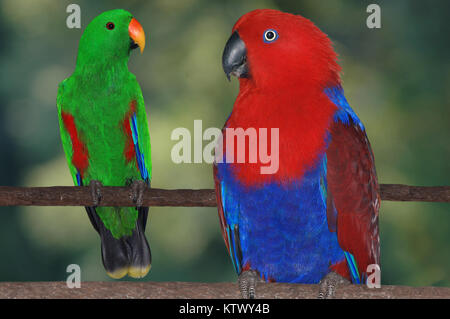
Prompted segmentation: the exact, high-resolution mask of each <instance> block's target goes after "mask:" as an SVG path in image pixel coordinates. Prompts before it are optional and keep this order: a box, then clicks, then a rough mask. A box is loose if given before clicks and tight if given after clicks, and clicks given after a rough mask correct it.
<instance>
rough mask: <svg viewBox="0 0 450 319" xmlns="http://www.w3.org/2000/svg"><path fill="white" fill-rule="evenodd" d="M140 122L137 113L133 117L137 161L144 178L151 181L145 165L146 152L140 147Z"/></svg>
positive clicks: (132, 125) (132, 129) (132, 130)
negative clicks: (142, 151)
mask: <svg viewBox="0 0 450 319" xmlns="http://www.w3.org/2000/svg"><path fill="white" fill-rule="evenodd" d="M138 132H139V130H138V124H137V119H136V113H134V114H133V116H132V117H131V134H132V136H133V143H134V150H135V153H136V161H137V163H138V167H139V172H140V173H141V177H142V179H143V180H145V181H146V182H147V184H148V183H149V176H148V170H147V167H146V166H145V159H144V153H141V150H140V148H139V135H138Z"/></svg>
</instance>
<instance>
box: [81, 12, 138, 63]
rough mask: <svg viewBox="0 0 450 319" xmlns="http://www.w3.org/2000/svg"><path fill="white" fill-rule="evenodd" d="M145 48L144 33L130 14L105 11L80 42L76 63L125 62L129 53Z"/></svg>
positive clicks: (95, 20)
mask: <svg viewBox="0 0 450 319" xmlns="http://www.w3.org/2000/svg"><path fill="white" fill-rule="evenodd" d="M138 47H140V49H141V53H142V52H143V51H144V48H145V33H144V29H143V28H142V26H141V25H140V23H139V22H138V21H137V20H136V19H135V18H133V16H132V15H131V13H129V12H128V11H125V10H121V9H117V10H111V11H106V12H103V13H102V14H100V15H99V16H97V17H96V18H95V19H94V20H92V21H91V23H89V25H88V26H87V27H86V30H85V31H84V33H83V36H82V37H81V40H80V46H79V49H78V61H77V63H82V64H89V65H92V64H96V63H99V62H102V61H104V62H106V63H113V62H114V60H127V59H128V57H129V55H130V51H131V50H132V49H135V48H138Z"/></svg>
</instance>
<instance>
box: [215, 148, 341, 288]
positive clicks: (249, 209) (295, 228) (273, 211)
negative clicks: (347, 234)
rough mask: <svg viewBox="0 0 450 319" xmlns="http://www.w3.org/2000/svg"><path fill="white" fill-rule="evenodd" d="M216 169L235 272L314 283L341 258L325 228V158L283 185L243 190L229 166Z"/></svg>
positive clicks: (331, 236)
mask: <svg viewBox="0 0 450 319" xmlns="http://www.w3.org/2000/svg"><path fill="white" fill-rule="evenodd" d="M217 168H218V169H217V177H218V179H219V180H220V181H221V182H220V183H221V192H222V206H223V209H224V211H226V222H227V225H229V227H230V230H229V231H228V232H229V233H230V239H231V242H232V246H233V244H234V247H232V249H230V253H231V254H232V256H233V257H234V258H233V259H234V263H235V266H236V270H237V271H238V273H239V272H240V268H241V267H244V268H245V267H246V266H247V267H250V268H251V269H255V270H258V272H259V273H260V275H261V276H262V277H264V278H265V279H266V280H273V281H277V282H293V283H317V282H319V281H320V280H321V279H322V278H323V277H324V276H325V275H326V274H327V273H328V272H329V268H330V266H331V265H334V264H336V263H338V262H339V261H342V260H343V259H344V258H345V257H344V251H343V250H342V249H341V248H340V246H339V244H338V240H337V236H336V233H335V232H330V231H329V229H328V222H327V214H326V156H325V155H322V156H321V158H319V159H318V161H317V164H316V166H315V167H314V168H311V169H310V170H308V171H307V172H306V173H305V174H304V175H303V177H302V178H301V179H298V180H295V181H292V182H290V183H289V184H286V185H281V184H278V183H274V182H273V183H270V184H267V185H264V186H263V187H249V186H244V185H242V184H240V182H239V181H238V180H236V179H235V178H234V177H233V174H232V172H231V171H230V166H228V165H227V164H218V166H217ZM236 226H237V227H236ZM234 229H237V231H234ZM237 240H239V243H236V241H237ZM237 244H238V245H239V246H240V247H239V248H237V247H236V245H237ZM239 257H240V258H239Z"/></svg>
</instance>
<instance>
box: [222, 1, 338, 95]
mask: <svg viewBox="0 0 450 319" xmlns="http://www.w3.org/2000/svg"><path fill="white" fill-rule="evenodd" d="M336 59H337V55H336V53H335V52H334V50H333V48H332V43H331V41H330V39H329V38H328V37H327V35H326V34H324V33H323V32H322V31H320V29H319V28H317V27H316V26H315V25H314V24H313V23H312V22H311V21H310V20H308V19H306V18H303V17H301V16H298V15H293V14H289V13H284V12H280V11H277V10H269V9H263V10H254V11H251V12H249V13H247V14H245V15H244V16H242V17H241V18H240V19H239V20H238V21H237V23H236V24H235V26H234V28H233V31H232V35H231V37H230V39H229V40H228V42H227V44H226V46H225V50H224V52H223V57H222V64H223V68H224V71H225V73H226V75H227V77H228V78H229V77H230V75H235V76H236V77H238V78H239V79H240V82H241V85H242V84H251V85H253V86H255V87H258V88H264V89H270V88H274V87H287V86H294V87H299V85H305V86H317V85H319V86H320V87H326V86H330V85H336V84H338V83H339V81H340V80H339V71H340V67H339V65H338V64H337V62H336Z"/></svg>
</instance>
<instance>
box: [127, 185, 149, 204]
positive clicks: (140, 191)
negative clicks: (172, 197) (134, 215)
mask: <svg viewBox="0 0 450 319" xmlns="http://www.w3.org/2000/svg"><path fill="white" fill-rule="evenodd" d="M146 189H147V184H146V183H145V182H144V181H143V180H135V181H133V183H131V198H132V199H133V202H134V203H135V204H136V207H142V205H143V204H144V193H145V190H146Z"/></svg>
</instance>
